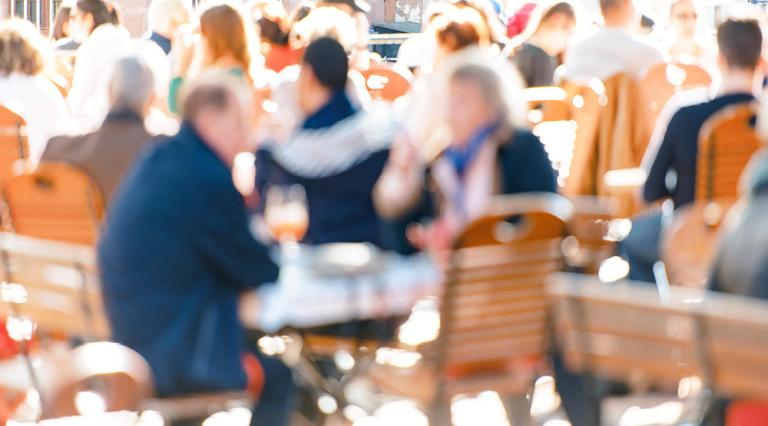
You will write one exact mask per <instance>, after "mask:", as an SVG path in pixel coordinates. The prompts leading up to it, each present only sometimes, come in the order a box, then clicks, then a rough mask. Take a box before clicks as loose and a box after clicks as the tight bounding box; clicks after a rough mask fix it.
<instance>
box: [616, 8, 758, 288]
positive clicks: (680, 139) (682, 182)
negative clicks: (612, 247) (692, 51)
mask: <svg viewBox="0 0 768 426" xmlns="http://www.w3.org/2000/svg"><path fill="white" fill-rule="evenodd" d="M717 39H718V46H719V49H720V53H719V55H720V57H719V60H718V62H719V64H720V66H721V71H722V73H723V81H722V84H721V87H720V88H719V90H720V95H719V96H718V97H716V98H715V99H713V100H711V101H709V102H705V103H702V104H698V105H693V106H689V107H685V108H681V109H680V110H679V111H678V112H677V113H676V114H675V115H674V116H672V119H671V120H670V121H669V125H668V126H667V129H666V132H665V133H664V137H663V138H662V140H661V143H660V144H659V145H658V148H656V147H655V146H653V147H652V150H653V151H651V152H649V153H648V155H653V158H652V159H651V158H650V157H648V158H647V159H648V161H644V163H645V166H647V165H648V164H651V166H650V169H648V170H649V171H648V178H647V179H646V182H645V185H644V187H643V198H644V199H645V201H646V202H647V203H649V204H650V203H654V202H656V201H660V200H663V199H665V198H667V197H671V198H672V200H673V202H674V207H675V208H676V209H679V208H681V207H684V206H686V205H688V204H690V203H692V202H693V201H694V198H695V194H696V175H697V164H698V154H699V152H698V143H699V136H700V132H701V129H702V127H703V125H704V123H705V122H706V121H707V120H708V119H709V118H710V117H712V116H713V115H714V114H715V113H716V112H718V111H721V110H722V109H723V108H726V107H728V106H730V105H735V104H743V103H747V102H752V101H754V99H755V98H754V93H756V92H757V91H758V90H759V87H760V83H761V82H762V75H761V73H759V72H757V71H758V65H759V64H760V63H761V53H762V46H763V35H762V31H761V29H760V25H759V23H758V22H757V20H755V19H738V18H730V19H728V20H726V21H724V22H723V23H722V24H720V26H719V27H718V33H717ZM657 133H658V132H657ZM651 160H652V163H651ZM670 177H674V178H673V179H671V178H670ZM662 232H663V227H662V213H661V212H658V211H651V212H650V213H646V214H643V215H640V216H638V217H635V218H633V219H632V231H631V232H630V234H629V236H628V237H627V238H626V239H625V240H624V241H622V242H621V244H620V250H621V251H622V252H623V254H624V255H625V256H626V257H627V258H628V259H629V263H630V274H629V277H630V279H633V280H642V281H649V282H653V281H655V279H654V274H653V265H654V264H655V263H656V262H657V261H658V260H659V258H660V254H659V242H660V240H661V234H662Z"/></svg>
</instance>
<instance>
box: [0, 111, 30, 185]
mask: <svg viewBox="0 0 768 426" xmlns="http://www.w3.org/2000/svg"><path fill="white" fill-rule="evenodd" d="M28 157H29V142H28V140H27V124H26V121H24V119H23V118H22V117H21V116H20V115H18V114H16V113H15V112H13V111H12V110H11V109H8V108H6V107H4V106H2V105H0V185H3V184H5V183H6V182H8V181H9V180H10V178H11V177H13V176H14V174H15V171H16V170H17V168H18V166H17V164H18V163H19V160H25V159H27V158H28Z"/></svg>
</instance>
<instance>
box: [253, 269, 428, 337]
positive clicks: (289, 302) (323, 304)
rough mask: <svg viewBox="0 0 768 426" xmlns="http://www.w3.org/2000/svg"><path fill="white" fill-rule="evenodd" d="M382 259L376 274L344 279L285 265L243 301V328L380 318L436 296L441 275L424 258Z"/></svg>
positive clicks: (272, 328)
mask: <svg viewBox="0 0 768 426" xmlns="http://www.w3.org/2000/svg"><path fill="white" fill-rule="evenodd" d="M385 256H386V261H385V263H384V264H383V265H382V267H381V268H380V271H378V272H370V273H361V274H356V275H348V276H329V275H325V276H323V275H317V274H313V273H312V272H311V268H306V267H301V266H297V267H289V266H284V267H283V268H282V269H281V273H280V278H279V281H278V282H277V283H275V284H267V285H264V286H262V287H260V288H259V289H257V290H254V291H253V292H251V293H249V294H247V295H245V296H244V297H243V299H242V300H241V306H240V318H241V321H242V322H243V324H244V325H245V327H246V328H249V329H258V330H262V331H265V332H267V333H275V332H277V331H279V330H280V329H281V328H283V327H287V326H292V327H296V328H307V327H317V326H323V325H329V324H338V323H343V322H348V321H354V320H366V319H379V318H386V317H392V316H400V315H407V314H409V313H410V311H411V308H412V307H413V306H414V304H415V303H416V302H417V301H418V300H419V299H421V298H423V297H426V296H437V295H438V294H439V291H440V282H441V276H440V273H439V272H438V270H437V268H436V267H435V266H434V264H433V263H432V261H431V260H430V259H429V258H428V257H427V256H424V255H417V256H412V257H402V256H397V255H385Z"/></svg>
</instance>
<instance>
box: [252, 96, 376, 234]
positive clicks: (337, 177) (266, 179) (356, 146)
mask: <svg viewBox="0 0 768 426" xmlns="http://www.w3.org/2000/svg"><path fill="white" fill-rule="evenodd" d="M364 114H366V112H360V111H357V110H356V109H355V108H354V107H353V106H352V104H351V103H350V101H349V99H348V98H347V96H346V95H344V93H342V92H339V93H337V94H336V95H335V96H333V97H332V99H331V100H330V101H329V102H328V104H326V105H325V106H324V107H323V108H321V109H320V110H319V111H317V112H316V113H315V114H313V115H311V116H310V117H308V118H307V119H306V120H305V122H304V123H303V124H302V128H301V129H300V130H299V131H298V132H297V133H296V134H295V135H294V138H293V139H292V140H290V141H288V142H287V143H288V144H291V143H293V142H297V139H301V138H305V140H304V142H305V143H304V145H302V146H301V147H299V148H298V149H293V150H292V151H291V152H290V153H288V154H286V152H287V151H286V150H285V149H283V148H285V147H284V146H280V145H272V146H269V145H268V146H266V147H264V148H262V149H260V150H259V151H258V152H257V154H256V189H257V190H258V191H259V193H260V194H261V195H262V200H263V199H264V198H265V196H266V193H267V191H268V189H269V187H270V185H291V184H299V185H301V186H303V187H304V189H305V190H306V193H307V203H308V207H309V228H308V230H307V234H306V237H305V238H304V241H303V242H304V243H306V244H326V243H335V242H369V243H372V244H376V245H380V244H381V221H380V219H379V216H378V214H377V213H376V209H375V208H374V206H373V196H372V192H373V186H374V184H375V183H376V181H377V180H378V179H379V176H380V175H381V173H382V171H383V170H384V165H385V164H386V162H387V159H388V157H389V144H381V145H377V144H369V143H368V142H366V141H365V140H364V139H366V138H367V137H369V136H367V135H369V133H370V132H373V130H370V131H369V130H368V129H362V127H363V126H364V125H365V124H364V123H366V122H367V121H366V120H365V118H364V117H363V115H364ZM342 128H345V129H342ZM350 134H352V135H358V134H359V135H360V137H357V136H352V137H348V136H345V135H350ZM308 135H309V136H308ZM306 137H309V138H311V139H309V140H306ZM336 137H347V138H348V139H349V140H348V142H349V143H341V144H339V143H338V142H339V141H338V140H334V139H335V138H336ZM374 138H375V136H374ZM385 138H386V137H385ZM390 142H391V140H390ZM299 143H302V142H299ZM293 145H294V148H296V145H297V144H296V143H294V144H293ZM281 149H283V151H282V153H283V154H285V156H284V157H283V158H282V159H281V158H280V150H281ZM288 149H292V148H290V147H289V148H288ZM314 149H318V150H319V151H320V152H318V151H315V154H319V155H317V156H316V158H312V155H313V154H312V153H310V152H309V151H312V150H314ZM351 151H355V152H356V154H353V153H352V152H351ZM298 157H305V158H298ZM330 157H333V158H330ZM345 157H348V160H349V161H347V162H346V163H344V164H342V165H339V166H338V167H336V169H333V170H331V167H332V165H333V163H335V162H336V160H338V159H340V158H345ZM329 158H330V159H329ZM281 160H282V161H281ZM325 160H328V161H325ZM287 164H290V165H287ZM263 207H264V206H261V209H263Z"/></svg>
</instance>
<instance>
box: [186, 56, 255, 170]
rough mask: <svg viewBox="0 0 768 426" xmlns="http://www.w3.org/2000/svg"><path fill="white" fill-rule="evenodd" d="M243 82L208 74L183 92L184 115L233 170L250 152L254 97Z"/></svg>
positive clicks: (212, 72) (230, 76)
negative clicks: (242, 153) (242, 157)
mask: <svg viewBox="0 0 768 426" xmlns="http://www.w3.org/2000/svg"><path fill="white" fill-rule="evenodd" d="M250 94H251V91H250V90H248V87H246V85H245V83H244V82H243V81H242V79H240V78H237V77H235V76H233V75H231V74H230V73H227V72H224V71H221V70H216V71H209V72H208V73H207V74H204V75H203V76H202V77H201V78H200V79H198V80H196V81H194V82H191V83H190V85H189V86H188V87H185V88H184V89H183V91H182V102H181V106H182V107H181V116H182V118H183V119H184V121H185V122H187V123H190V124H191V125H192V127H194V129H195V130H196V131H197V133H198V134H199V135H200V137H201V138H202V139H203V141H204V142H205V143H206V144H207V145H208V146H210V147H211V149H212V150H213V151H214V152H216V154H217V155H218V156H219V158H221V159H222V161H224V162H225V163H226V164H228V165H229V166H230V167H231V166H232V164H233V163H234V161H235V157H236V156H237V154H239V153H241V152H245V151H250V150H251V146H250V144H249V137H250V135H251V133H252V122H251V117H252V114H251V113H252V110H253V97H252V96H250Z"/></svg>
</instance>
